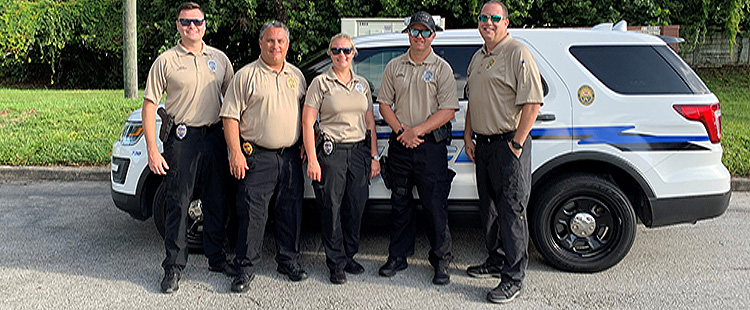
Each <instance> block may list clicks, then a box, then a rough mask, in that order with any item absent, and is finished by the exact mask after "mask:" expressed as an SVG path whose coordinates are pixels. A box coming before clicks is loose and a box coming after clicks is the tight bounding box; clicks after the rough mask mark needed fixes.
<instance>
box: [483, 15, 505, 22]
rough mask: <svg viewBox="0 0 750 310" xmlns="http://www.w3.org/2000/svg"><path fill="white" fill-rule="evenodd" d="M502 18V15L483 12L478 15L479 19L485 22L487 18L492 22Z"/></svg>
mask: <svg viewBox="0 0 750 310" xmlns="http://www.w3.org/2000/svg"><path fill="white" fill-rule="evenodd" d="M503 19H505V17H502V16H500V15H492V16H487V15H484V14H482V15H479V21H480V22H483V23H484V22H486V21H487V20H491V21H492V22H493V23H498V22H500V21H501V20H503Z"/></svg>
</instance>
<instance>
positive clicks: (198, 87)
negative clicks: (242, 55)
mask: <svg viewBox="0 0 750 310" xmlns="http://www.w3.org/2000/svg"><path fill="white" fill-rule="evenodd" d="M233 76H234V68H232V63H231V62H230V61H229V58H227V55H225V54H224V53H223V52H222V51H220V50H218V49H215V48H213V47H210V46H208V45H206V44H205V43H204V44H203V51H202V52H200V53H198V55H195V54H193V53H192V52H190V51H188V50H187V49H185V47H183V46H182V45H181V44H180V43H179V42H178V43H177V45H176V46H175V47H173V48H171V49H169V50H167V51H166V52H164V53H162V54H161V55H159V57H157V58H156V60H155V61H154V63H153V64H152V65H151V70H149V71H148V78H147V79H146V90H145V92H144V93H143V99H148V100H151V101H152V102H154V103H159V100H161V97H162V94H164V92H165V91H166V92H167V98H166V100H165V101H164V108H165V109H166V110H167V114H169V115H171V116H173V117H174V118H175V123H178V124H180V123H182V124H185V125H187V126H191V127H198V126H206V125H212V124H215V123H218V122H219V120H220V119H219V110H220V109H221V96H222V95H224V93H225V92H226V91H227V87H228V86H229V82H231V81H232V77H233Z"/></svg>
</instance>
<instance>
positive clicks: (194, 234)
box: [152, 183, 203, 252]
mask: <svg viewBox="0 0 750 310" xmlns="http://www.w3.org/2000/svg"><path fill="white" fill-rule="evenodd" d="M165 188H166V186H164V183H162V184H159V188H157V190H156V194H154V200H153V202H152V207H153V211H154V225H156V230H157V231H159V235H161V237H162V238H164V232H165V226H166V218H167V204H166V189H165ZM187 228H188V229H187V245H188V250H189V251H191V252H200V251H202V250H203V205H202V203H201V200H200V199H196V200H193V201H191V202H190V206H189V207H188V219H187Z"/></svg>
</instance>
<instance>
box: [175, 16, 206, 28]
mask: <svg viewBox="0 0 750 310" xmlns="http://www.w3.org/2000/svg"><path fill="white" fill-rule="evenodd" d="M178 20H179V21H180V25H182V26H183V27H189V26H190V23H193V24H194V25H195V27H200V26H202V25H203V22H204V21H205V19H203V18H199V19H190V18H180V19H178Z"/></svg>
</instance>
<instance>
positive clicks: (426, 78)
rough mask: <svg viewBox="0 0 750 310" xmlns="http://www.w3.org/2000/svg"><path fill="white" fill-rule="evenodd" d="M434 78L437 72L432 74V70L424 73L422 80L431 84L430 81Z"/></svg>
mask: <svg viewBox="0 0 750 310" xmlns="http://www.w3.org/2000/svg"><path fill="white" fill-rule="evenodd" d="M434 76H435V72H432V70H427V71H425V72H424V76H423V77H422V78H424V81H425V82H429V81H432V77H434Z"/></svg>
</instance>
